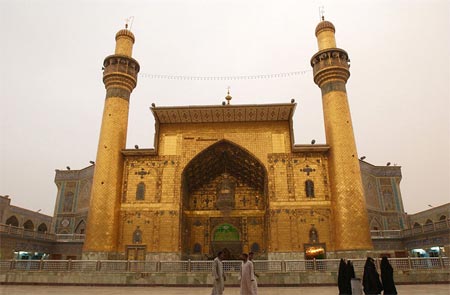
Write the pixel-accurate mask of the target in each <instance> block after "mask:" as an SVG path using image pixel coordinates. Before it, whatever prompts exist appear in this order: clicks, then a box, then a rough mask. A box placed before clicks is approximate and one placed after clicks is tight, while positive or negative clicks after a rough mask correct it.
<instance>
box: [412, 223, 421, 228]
mask: <svg viewBox="0 0 450 295" xmlns="http://www.w3.org/2000/svg"><path fill="white" fill-rule="evenodd" d="M413 227H414V228H418V227H421V225H420V223H417V222H415V223H414V225H413Z"/></svg>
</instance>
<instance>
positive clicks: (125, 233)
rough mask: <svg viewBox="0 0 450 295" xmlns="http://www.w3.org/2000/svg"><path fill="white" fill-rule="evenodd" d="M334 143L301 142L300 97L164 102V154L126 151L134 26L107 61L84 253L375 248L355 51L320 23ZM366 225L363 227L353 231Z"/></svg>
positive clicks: (273, 255)
mask: <svg viewBox="0 0 450 295" xmlns="http://www.w3.org/2000/svg"><path fill="white" fill-rule="evenodd" d="M315 33H316V37H317V43H318V52H317V53H316V54H314V55H313V57H312V58H311V66H312V67H313V72H314V82H315V83H316V84H317V85H318V87H320V89H321V91H322V100H323V112H324V121H325V132H326V139H327V144H324V145H313V144H311V145H296V144H295V143H294V142H293V122H292V116H293V113H294V110H295V107H296V103H295V102H294V101H291V102H290V103H285V104H257V105H234V104H231V103H230V102H231V96H230V95H228V96H227V97H226V99H227V103H225V104H222V105H207V106H179V107H159V106H158V107H156V106H154V105H153V106H152V107H151V111H152V114H153V116H154V118H155V122H156V123H155V147H154V149H133V150H130V149H125V147H126V135H127V121H128V109H129V101H130V96H131V92H132V91H133V89H134V88H135V87H136V85H137V77H138V73H139V69H140V68H139V63H138V62H137V61H136V60H135V59H133V58H132V49H133V44H134V41H135V37H134V35H133V33H132V32H131V31H130V30H128V29H123V30H120V31H119V32H118V33H117V34H116V48H115V53H114V54H113V55H110V56H108V57H106V58H105V60H104V62H103V82H104V84H105V88H106V98H105V106H104V112H103V119H102V125H101V131H100V138H99V145H98V150H97V158H96V161H95V170H94V175H93V183H92V190H91V197H90V206H89V218H88V220H87V228H86V239H85V242H84V246H83V258H84V259H114V258H138V257H139V258H141V259H142V258H143V257H147V258H149V257H151V258H155V259H163V260H164V259H185V258H195V257H196V256H202V255H205V254H211V253H215V252H217V251H218V250H219V249H226V250H227V252H228V253H229V254H230V255H231V256H235V255H237V254H238V253H242V252H248V251H253V252H256V253H259V255H260V256H261V257H265V258H268V259H280V258H286V257H296V254H297V253H302V254H304V253H311V254H314V253H321V254H324V252H325V251H329V252H331V253H339V252H346V251H366V250H371V249H373V245H372V241H371V236H370V231H369V219H368V214H367V209H366V205H365V199H364V190H363V185H362V178H361V171H360V164H359V159H358V155H357V151H356V144H355V139H354V134H353V127H352V121H351V116H350V111H349V106H348V100H347V93H346V88H345V85H346V82H347V79H348V78H349V76H350V72H349V58H348V55H347V53H346V52H345V51H344V50H342V49H339V48H337V47H336V41H335V35H334V33H335V28H334V25H333V24H332V23H331V22H328V21H321V22H320V23H319V24H318V26H317V28H316V32H315ZM355 225H358V226H355Z"/></svg>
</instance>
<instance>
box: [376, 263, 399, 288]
mask: <svg viewBox="0 0 450 295" xmlns="http://www.w3.org/2000/svg"><path fill="white" fill-rule="evenodd" d="M380 270H381V281H382V282H383V289H384V295H396V294H397V289H396V288H395V283H394V269H393V268H392V266H391V264H390V263H389V261H388V259H387V257H386V256H384V257H383V258H382V259H381V263H380Z"/></svg>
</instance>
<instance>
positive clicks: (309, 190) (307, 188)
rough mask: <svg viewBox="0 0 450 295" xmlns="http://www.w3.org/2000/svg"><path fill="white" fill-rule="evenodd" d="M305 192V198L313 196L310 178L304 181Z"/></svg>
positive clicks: (312, 182)
mask: <svg viewBox="0 0 450 295" xmlns="http://www.w3.org/2000/svg"><path fill="white" fill-rule="evenodd" d="M305 192H306V197H307V198H314V181H312V180H310V179H308V180H307V181H305Z"/></svg>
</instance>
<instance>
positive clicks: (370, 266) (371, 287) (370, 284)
mask: <svg viewBox="0 0 450 295" xmlns="http://www.w3.org/2000/svg"><path fill="white" fill-rule="evenodd" d="M363 287H364V293H365V294H367V295H368V294H371V295H379V294H381V291H383V285H382V284H381V281H380V276H379V274H378V272H377V269H376V267H375V261H374V260H373V258H371V257H367V260H366V264H365V265H364V274H363Z"/></svg>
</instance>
